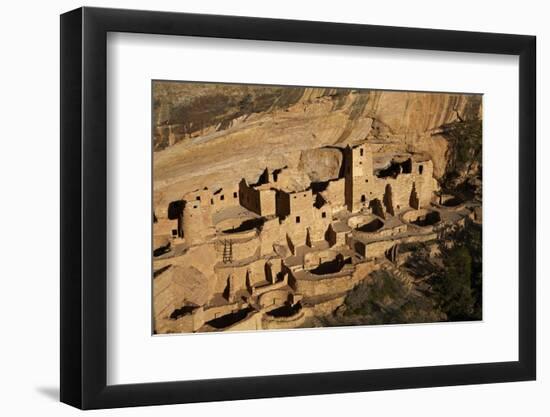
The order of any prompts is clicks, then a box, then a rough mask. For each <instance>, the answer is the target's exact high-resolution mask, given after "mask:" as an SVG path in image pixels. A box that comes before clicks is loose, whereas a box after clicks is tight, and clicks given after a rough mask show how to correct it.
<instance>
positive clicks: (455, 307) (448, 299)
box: [434, 246, 475, 321]
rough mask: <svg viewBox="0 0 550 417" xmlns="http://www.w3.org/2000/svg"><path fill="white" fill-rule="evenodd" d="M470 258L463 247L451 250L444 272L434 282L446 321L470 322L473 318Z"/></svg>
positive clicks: (467, 251)
mask: <svg viewBox="0 0 550 417" xmlns="http://www.w3.org/2000/svg"><path fill="white" fill-rule="evenodd" d="M471 280H472V257H471V255H470V251H469V250H468V248H467V247H465V246H456V247H454V248H453V249H451V250H450V251H449V253H448V255H447V256H446V257H445V259H444V271H443V273H442V274H441V275H440V276H439V277H438V278H437V279H436V280H435V282H434V290H435V291H436V293H437V296H438V299H439V302H440V305H441V308H442V310H443V311H444V312H445V313H446V314H447V318H448V320H451V321H457V320H470V319H472V318H473V316H472V315H473V312H474V301H475V300H474V297H473V294H472V282H471Z"/></svg>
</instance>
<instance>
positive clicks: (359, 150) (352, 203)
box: [344, 143, 374, 212]
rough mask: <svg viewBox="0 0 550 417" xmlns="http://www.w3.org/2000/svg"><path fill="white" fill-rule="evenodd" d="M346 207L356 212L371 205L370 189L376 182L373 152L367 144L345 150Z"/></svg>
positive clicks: (348, 147)
mask: <svg viewBox="0 0 550 417" xmlns="http://www.w3.org/2000/svg"><path fill="white" fill-rule="evenodd" d="M344 161H345V162H344V176H345V194H346V206H347V208H348V210H349V211H351V212H356V211H359V210H361V209H362V208H363V207H368V205H369V195H370V193H369V189H370V190H372V187H373V182H374V167H373V163H372V151H371V150H370V149H369V147H368V145H367V144H364V143H363V144H361V145H357V146H354V147H351V146H349V145H348V146H347V147H346V148H345V149H344Z"/></svg>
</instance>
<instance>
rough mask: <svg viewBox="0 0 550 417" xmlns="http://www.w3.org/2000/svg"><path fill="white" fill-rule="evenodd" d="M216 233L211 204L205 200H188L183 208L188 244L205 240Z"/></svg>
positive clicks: (185, 236)
mask: <svg viewBox="0 0 550 417" xmlns="http://www.w3.org/2000/svg"><path fill="white" fill-rule="evenodd" d="M212 233H214V226H213V223H212V212H211V208H210V205H209V204H208V203H207V202H203V201H199V200H196V201H186V202H185V206H184V208H183V237H184V238H185V242H186V243H187V244H194V243H200V242H204V241H205V239H206V237H207V236H209V235H211V234H212Z"/></svg>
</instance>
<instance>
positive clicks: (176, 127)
mask: <svg viewBox="0 0 550 417" xmlns="http://www.w3.org/2000/svg"><path fill="white" fill-rule="evenodd" d="M153 100H154V103H153V105H154V106H153V107H154V115H153V123H154V126H153V135H154V149H155V156H154V190H155V193H154V194H155V195H154V198H155V210H156V211H157V207H158V212H157V215H161V216H162V211H163V207H165V206H167V204H168V203H169V202H170V201H173V200H175V199H178V198H181V195H182V194H183V193H184V192H186V191H191V190H193V189H197V188H200V187H203V186H204V185H207V184H208V185H210V186H212V185H214V184H215V185H224V184H229V183H234V182H236V181H239V180H240V179H241V178H242V177H245V178H247V179H248V180H251V181H253V180H255V179H257V176H258V174H259V173H260V172H261V170H263V169H265V168H266V167H271V168H277V167H282V166H288V167H289V168H291V169H292V168H296V169H298V170H300V169H301V168H304V167H306V166H307V167H309V168H308V170H307V175H308V176H309V177H310V179H311V180H312V181H323V180H327V179H329V178H330V177H333V176H334V174H335V173H337V169H338V168H337V167H338V164H339V162H340V161H341V159H340V158H341V155H340V151H339V150H338V149H336V148H335V147H339V146H343V145H345V144H347V143H351V142H354V141H358V140H364V139H369V140H372V141H376V142H377V143H382V148H381V151H382V152H383V151H384V150H387V151H388V152H394V151H397V152H399V151H409V152H422V153H425V154H427V155H428V156H429V157H430V158H431V159H432V160H433V162H434V174H435V176H436V177H437V178H440V177H442V176H443V174H444V173H445V169H446V164H447V159H446V154H447V151H448V141H447V140H446V138H445V137H444V136H442V135H440V134H439V129H440V127H441V126H442V125H445V124H448V123H452V122H455V121H458V120H468V119H474V118H480V117H481V111H482V105H481V96H480V95H463V94H442V93H414V92H393V91H372V90H351V89H330V88H300V87H297V88H288V87H275V86H241V85H228V84H194V83H172V82H156V83H155V84H154V86H153ZM312 148H323V149H317V150H313V151H311V150H310V149H312Z"/></svg>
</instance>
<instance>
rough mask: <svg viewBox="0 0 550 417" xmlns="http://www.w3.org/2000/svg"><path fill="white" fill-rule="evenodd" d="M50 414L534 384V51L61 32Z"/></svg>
mask: <svg viewBox="0 0 550 417" xmlns="http://www.w3.org/2000/svg"><path fill="white" fill-rule="evenodd" d="M61 101H62V104H61V117H62V120H61V164H62V166H61V199H62V201H61V219H62V222H61V223H62V225H61V400H62V401H63V402H65V403H68V404H71V405H73V406H76V407H79V408H83V409H90V408H110V407H123V406H138V405H155V404H172V403H186V402H200V401H218V400H232V399H247V398H262V397H276V396H298V395H313V394H325V393H341V392H353V391H369V390H385V389H400V388H417V387H434V386H444V385H460V384H479V383H494V382H505V381H522V380H532V379H535V375H536V350H535V345H536V331H535V329H536V317H535V288H536V285H535V282H536V275H535V247H536V239H535V236H536V216H535V214H536V212H535V201H536V193H535V152H536V151H535V103H536V96H535V38H534V37H531V36H524V35H508V34H490V33H474V32H457V31H445V30H430V29H413V28H397V27H383V26H370V25H355V24H339V23H327V22H309V21H290V20H276V19H263V18H251V17H235V16H212V15H195V14H183V13H167V12H149V11H135V10H115V9H98V8H81V9H77V10H74V11H71V12H68V13H66V14H64V15H62V16H61Z"/></svg>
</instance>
